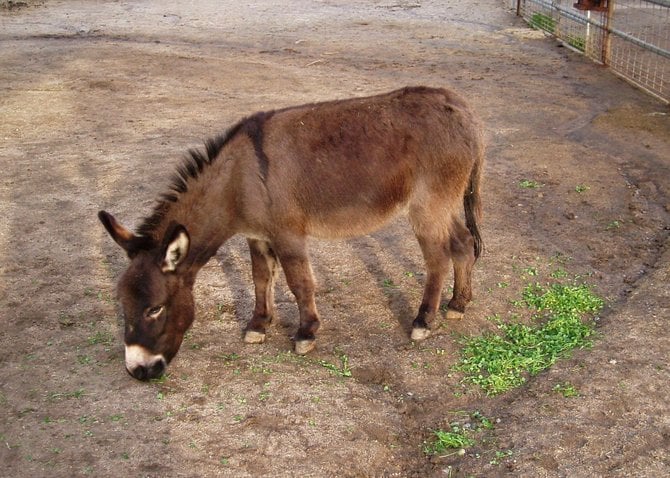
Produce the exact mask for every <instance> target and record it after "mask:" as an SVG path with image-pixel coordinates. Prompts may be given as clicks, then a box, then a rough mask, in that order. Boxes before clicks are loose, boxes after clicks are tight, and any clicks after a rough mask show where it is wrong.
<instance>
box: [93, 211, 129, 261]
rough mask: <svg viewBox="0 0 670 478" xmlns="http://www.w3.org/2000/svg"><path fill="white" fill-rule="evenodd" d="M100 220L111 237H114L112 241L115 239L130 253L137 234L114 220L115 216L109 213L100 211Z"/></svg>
mask: <svg viewBox="0 0 670 478" xmlns="http://www.w3.org/2000/svg"><path fill="white" fill-rule="evenodd" d="M98 219H100V222H101V223H102V225H103V226H105V229H107V232H108V233H109V235H110V236H112V239H114V241H115V242H116V243H117V244H118V245H119V246H121V247H122V248H123V249H124V250H125V251H126V252H128V253H130V251H131V245H132V244H133V242H134V241H135V240H136V236H135V234H133V233H132V232H130V231H129V230H128V229H126V228H125V227H123V226H122V225H121V224H119V223H118V222H117V220H116V219H114V216H112V215H111V214H109V213H108V212H105V211H100V212H99V213H98Z"/></svg>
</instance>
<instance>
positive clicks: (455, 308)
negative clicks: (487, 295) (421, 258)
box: [447, 220, 475, 319]
mask: <svg viewBox="0 0 670 478" xmlns="http://www.w3.org/2000/svg"><path fill="white" fill-rule="evenodd" d="M449 247H450V250H451V258H452V260H453V262H454V295H453V297H452V298H451V300H450V301H449V304H448V306H447V307H448V309H447V319H462V318H463V314H464V313H465V307H466V306H467V305H468V303H469V302H470V301H471V300H472V267H473V266H474V264H475V247H474V239H473V237H472V234H470V231H468V230H467V228H466V227H465V226H464V225H463V224H462V223H461V222H460V220H454V223H453V226H452V228H451V237H450V238H449Z"/></svg>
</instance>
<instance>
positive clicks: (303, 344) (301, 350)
mask: <svg viewBox="0 0 670 478" xmlns="http://www.w3.org/2000/svg"><path fill="white" fill-rule="evenodd" d="M314 347H316V342H315V341H314V340H298V341H296V343H295V353H297V354H298V355H305V354H307V353H309V352H311V351H312V350H314Z"/></svg>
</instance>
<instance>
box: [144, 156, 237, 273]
mask: <svg viewBox="0 0 670 478" xmlns="http://www.w3.org/2000/svg"><path fill="white" fill-rule="evenodd" d="M227 169H229V167H228V164H227V161H226V160H225V159H223V158H221V159H218V160H217V161H216V162H211V163H209V164H207V165H205V166H204V167H203V168H202V169H201V170H200V171H199V172H198V173H197V174H194V175H193V176H192V177H187V178H182V181H181V183H180V185H181V186H179V190H177V188H176V187H173V192H172V193H170V194H166V195H164V196H163V197H162V200H161V201H160V202H159V204H158V205H157V206H156V208H155V210H154V213H153V215H152V216H151V217H149V218H147V219H146V220H145V222H144V224H143V225H142V226H140V228H139V230H138V232H139V233H140V234H141V235H146V236H150V237H152V238H153V239H154V241H155V242H156V243H157V244H160V243H161V242H162V241H163V237H164V236H165V234H166V232H167V231H168V229H169V228H170V225H171V224H174V223H177V224H181V225H182V226H184V227H185V228H186V231H187V232H188V235H189V239H190V247H189V252H188V255H187V259H186V260H187V261H188V262H189V263H190V264H191V265H192V266H193V267H195V268H196V270H197V269H199V268H201V267H202V266H204V265H205V264H206V263H207V261H208V260H209V259H210V258H211V257H212V256H213V255H214V254H216V251H217V250H218V249H219V247H221V245H222V244H223V243H224V242H225V241H226V240H227V239H228V238H230V237H231V236H232V235H233V234H234V233H235V231H234V230H233V226H232V223H233V218H234V215H235V213H234V209H235V193H234V191H233V190H232V189H231V184H230V181H229V180H228V178H229V177H230V175H229V174H227V173H228V171H227ZM182 174H183V173H182Z"/></svg>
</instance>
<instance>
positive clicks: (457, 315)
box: [447, 309, 463, 320]
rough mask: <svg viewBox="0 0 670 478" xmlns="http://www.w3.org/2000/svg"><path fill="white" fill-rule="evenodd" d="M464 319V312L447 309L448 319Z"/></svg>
mask: <svg viewBox="0 0 670 478" xmlns="http://www.w3.org/2000/svg"><path fill="white" fill-rule="evenodd" d="M462 318H463V312H459V311H457V310H454V309H447V319H449V320H461V319H462Z"/></svg>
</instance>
